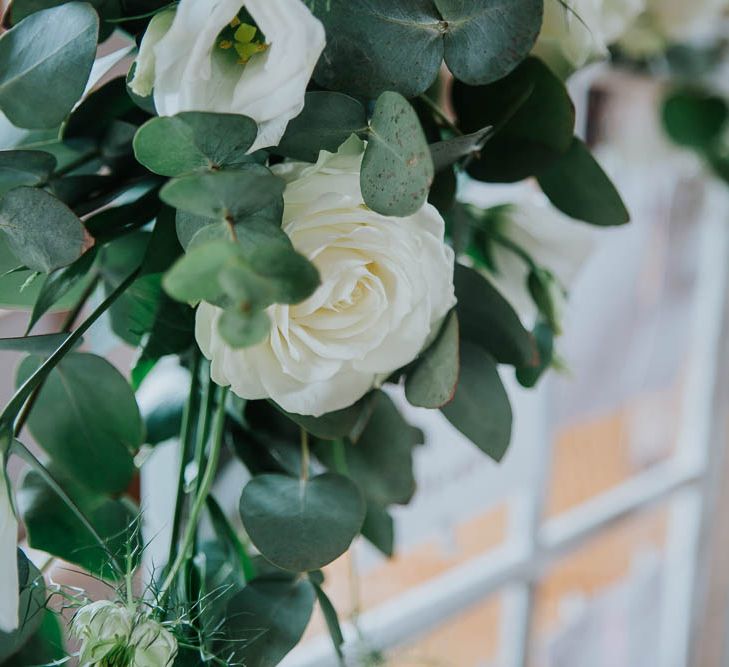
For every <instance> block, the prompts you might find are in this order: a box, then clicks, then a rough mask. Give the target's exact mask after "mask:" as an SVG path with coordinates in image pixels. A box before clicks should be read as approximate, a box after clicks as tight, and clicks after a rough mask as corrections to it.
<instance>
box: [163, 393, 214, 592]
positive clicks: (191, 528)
mask: <svg viewBox="0 0 729 667" xmlns="http://www.w3.org/2000/svg"><path fill="white" fill-rule="evenodd" d="M227 393H228V390H227V388H223V389H221V391H220V395H219V397H218V406H217V410H216V412H215V420H214V423H213V437H212V439H211V443H210V454H209V456H208V463H207V466H206V467H205V474H204V475H203V477H202V481H201V483H200V486H199V488H198V491H197V495H196V497H195V501H194V503H193V505H192V509H191V510H190V516H189V517H188V519H187V525H186V526H185V533H184V535H183V537H182V544H181V545H180V549H179V550H178V552H177V556H176V557H175V561H174V563H173V564H172V567H171V568H170V570H169V572H168V573H167V576H166V577H165V580H164V583H163V584H162V587H161V588H160V594H159V604H160V606H163V605H164V603H165V601H166V600H167V597H168V596H169V594H170V588H171V586H172V584H173V583H174V581H175V578H176V577H177V575H178V573H179V571H180V568H181V567H182V566H183V565H184V564H185V562H186V561H187V559H188V558H189V553H188V552H189V551H190V548H191V547H192V545H193V542H194V540H195V532H196V531H197V524H198V521H199V520H200V513H201V512H202V510H203V508H204V507H205V502H206V500H207V497H208V495H209V494H210V490H211V489H212V486H213V481H214V480H215V474H216V472H217V470H218V462H219V461H220V450H221V449H222V444H223V430H224V427H225V398H226V396H227Z"/></svg>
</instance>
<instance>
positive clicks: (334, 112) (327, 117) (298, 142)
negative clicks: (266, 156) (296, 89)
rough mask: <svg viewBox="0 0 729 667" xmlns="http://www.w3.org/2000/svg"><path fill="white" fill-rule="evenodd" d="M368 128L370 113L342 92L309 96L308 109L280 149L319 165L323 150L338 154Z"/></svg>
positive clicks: (290, 127) (289, 129) (291, 126)
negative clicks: (350, 140)
mask: <svg viewBox="0 0 729 667" xmlns="http://www.w3.org/2000/svg"><path fill="white" fill-rule="evenodd" d="M366 129H367V113H366V111H365V108H364V106H363V105H362V103H361V102H359V101H358V100H355V99H354V98H352V97H349V96H348V95H343V94H342V93H330V92H327V91H314V92H309V93H306V103H305V105H304V110H303V111H302V112H301V113H300V114H299V115H298V116H297V117H296V118H294V120H292V121H291V122H290V123H289V124H288V126H287V128H286V133H285V134H284V136H283V138H282V139H281V143H279V145H278V147H277V148H274V149H273V151H274V152H275V153H278V154H279V155H285V156H286V157H290V158H294V159H295V160H303V161H304V162H316V161H317V159H318V158H319V152H320V151H322V150H325V151H329V152H330V153H336V151H337V149H338V148H339V146H341V145H342V144H343V143H344V142H345V141H346V140H347V139H348V138H349V137H350V135H352V134H353V133H357V132H362V131H363V130H366Z"/></svg>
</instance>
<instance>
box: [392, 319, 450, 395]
mask: <svg viewBox="0 0 729 667" xmlns="http://www.w3.org/2000/svg"><path fill="white" fill-rule="evenodd" d="M458 371H459V358H458V316H457V315H456V314H455V312H454V313H452V314H451V315H450V316H449V317H448V320H447V321H446V323H445V324H444V325H443V329H442V331H441V332H440V334H439V335H438V338H437V339H436V340H435V342H434V343H433V344H432V345H431V346H430V347H429V348H428V349H427V350H426V351H425V352H424V353H423V355H422V357H421V359H420V360H419V361H418V362H417V364H416V365H415V368H414V369H413V370H412V371H411V372H410V373H409V374H408V377H407V380H406V382H405V396H406V397H407V399H408V401H409V402H410V404H411V405H415V406H417V407H420V408H431V409H433V408H440V407H443V406H444V405H445V404H446V403H448V402H449V401H451V400H452V399H453V395H454V394H455V393H456V385H457V384H458Z"/></svg>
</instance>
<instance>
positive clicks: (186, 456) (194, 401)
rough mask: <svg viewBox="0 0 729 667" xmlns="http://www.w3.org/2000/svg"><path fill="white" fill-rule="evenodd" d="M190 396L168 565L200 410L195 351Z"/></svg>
mask: <svg viewBox="0 0 729 667" xmlns="http://www.w3.org/2000/svg"><path fill="white" fill-rule="evenodd" d="M190 373H191V377H190V394H189V396H188V397H187V402H186V403H185V410H184V412H183V415H182V429H181V430H180V450H181V451H180V471H179V473H178V476H177V498H176V500H175V514H174V519H173V521H172V539H171V541H170V552H169V553H170V555H169V557H168V559H167V562H168V563H172V560H173V558H174V557H175V553H176V551H177V543H178V542H179V540H180V527H181V526H180V522H181V520H182V506H183V504H184V499H185V468H186V467H187V464H188V463H189V461H190V453H191V452H190V444H191V443H190V438H191V436H192V433H193V430H194V429H193V422H194V420H195V417H196V416H197V412H198V409H199V407H200V406H199V390H200V353H199V352H198V351H197V349H196V350H195V353H194V358H193V361H192V368H191V370H190Z"/></svg>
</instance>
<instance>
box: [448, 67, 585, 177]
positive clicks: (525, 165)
mask: <svg viewBox="0 0 729 667" xmlns="http://www.w3.org/2000/svg"><path fill="white" fill-rule="evenodd" d="M453 105H454V107H455V111H456V114H457V115H458V120H459V123H460V126H461V128H462V129H463V130H464V131H465V132H477V131H478V130H480V129H481V128H483V127H487V126H490V127H494V128H495V129H496V133H495V135H494V137H493V138H492V139H491V140H490V141H489V143H488V146H487V148H486V149H485V150H483V151H482V152H481V154H480V155H479V157H478V158H477V159H475V160H473V161H471V162H470V164H469V166H468V173H469V174H470V175H471V176H473V177H474V178H477V179H479V180H482V181H492V182H507V183H509V182H514V181H520V180H522V179H524V178H527V177H529V176H534V175H535V174H538V173H539V172H540V171H541V170H542V169H544V168H545V167H547V166H549V165H550V164H552V163H553V162H554V161H555V160H556V159H558V158H559V157H560V156H561V155H564V154H565V153H566V152H567V151H568V150H569V148H570V146H571V144H572V135H573V133H574V127H575V110H574V106H573V104H572V101H571V100H570V97H569V94H568V93H567V89H566V88H565V86H564V84H563V83H562V81H560V80H559V79H558V78H557V77H556V76H555V75H554V74H553V73H552V72H551V70H550V69H549V68H548V67H547V66H546V65H545V64H544V63H542V62H541V61H540V60H539V59H537V58H533V57H532V58H528V59H527V60H525V61H524V62H523V63H521V64H520V65H519V66H518V67H517V68H516V69H515V70H514V71H513V72H512V73H511V74H509V76H507V77H505V78H504V79H501V80H500V81H496V82H495V83H492V84H490V85H487V86H478V87H472V86H468V85H465V84H463V83H459V82H457V83H456V84H455V86H454V88H453Z"/></svg>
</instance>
